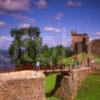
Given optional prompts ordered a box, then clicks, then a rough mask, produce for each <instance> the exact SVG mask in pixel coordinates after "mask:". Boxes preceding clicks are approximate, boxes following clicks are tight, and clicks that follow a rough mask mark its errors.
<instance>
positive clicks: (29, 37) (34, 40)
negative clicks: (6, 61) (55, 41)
mask: <svg viewBox="0 0 100 100" xmlns="http://www.w3.org/2000/svg"><path fill="white" fill-rule="evenodd" d="M10 33H11V36H12V37H14V41H13V42H12V44H11V45H10V47H9V53H10V55H11V57H12V58H13V56H14V55H16V56H15V57H14V58H13V59H12V61H14V63H15V64H24V63H35V62H36V60H37V58H38V55H39V51H40V48H41V46H42V38H41V37H40V29H39V28H38V27H32V26H30V27H28V28H19V29H18V28H13V29H11V31H10ZM16 62H17V63H16Z"/></svg>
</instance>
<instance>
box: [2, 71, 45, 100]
mask: <svg viewBox="0 0 100 100" xmlns="http://www.w3.org/2000/svg"><path fill="white" fill-rule="evenodd" d="M44 79H45V76H44V74H43V73H41V72H38V73H37V72H34V71H20V72H11V73H1V74H0V100H45V90H44Z"/></svg>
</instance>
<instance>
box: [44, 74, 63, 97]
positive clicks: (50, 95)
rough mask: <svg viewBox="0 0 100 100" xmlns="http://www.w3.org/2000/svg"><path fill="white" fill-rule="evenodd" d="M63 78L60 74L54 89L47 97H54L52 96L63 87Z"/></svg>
mask: <svg viewBox="0 0 100 100" xmlns="http://www.w3.org/2000/svg"><path fill="white" fill-rule="evenodd" d="M62 77H63V76H62V75H60V74H58V75H57V77H56V83H55V86H54V89H52V90H51V91H50V92H48V93H46V97H52V96H54V94H55V92H56V91H57V89H58V88H59V87H60V86H61V80H62Z"/></svg>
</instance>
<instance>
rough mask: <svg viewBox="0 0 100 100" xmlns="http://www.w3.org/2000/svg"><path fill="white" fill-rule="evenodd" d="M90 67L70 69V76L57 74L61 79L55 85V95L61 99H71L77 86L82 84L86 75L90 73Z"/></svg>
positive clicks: (75, 92)
mask: <svg viewBox="0 0 100 100" xmlns="http://www.w3.org/2000/svg"><path fill="white" fill-rule="evenodd" d="M91 73H92V70H91V68H79V69H72V70H71V73H70V76H62V75H58V76H57V78H60V79H59V80H61V81H60V82H59V83H58V87H56V91H55V93H54V95H55V96H57V97H59V98H61V100H73V99H74V97H75V96H76V94H77V90H78V88H79V87H80V86H81V85H82V83H83V81H84V79H85V78H86V77H87V75H89V74H91Z"/></svg>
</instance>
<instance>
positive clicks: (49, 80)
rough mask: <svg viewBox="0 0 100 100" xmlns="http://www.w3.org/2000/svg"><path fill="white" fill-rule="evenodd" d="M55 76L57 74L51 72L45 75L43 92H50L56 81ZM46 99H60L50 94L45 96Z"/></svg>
mask: <svg viewBox="0 0 100 100" xmlns="http://www.w3.org/2000/svg"><path fill="white" fill-rule="evenodd" d="M56 76H57V74H51V75H48V76H46V79H45V92H46V93H50V92H51V91H52V90H53V89H54V87H55V83H56ZM46 100H60V99H58V98H56V97H54V96H51V97H46Z"/></svg>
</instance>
